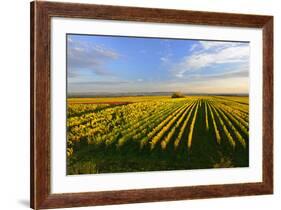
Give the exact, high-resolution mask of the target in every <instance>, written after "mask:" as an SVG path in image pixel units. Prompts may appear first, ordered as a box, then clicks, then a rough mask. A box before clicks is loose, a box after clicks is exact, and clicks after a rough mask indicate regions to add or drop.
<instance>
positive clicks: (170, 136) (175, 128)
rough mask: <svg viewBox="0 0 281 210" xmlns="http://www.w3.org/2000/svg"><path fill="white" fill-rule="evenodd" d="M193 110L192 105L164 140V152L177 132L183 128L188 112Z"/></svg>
mask: <svg viewBox="0 0 281 210" xmlns="http://www.w3.org/2000/svg"><path fill="white" fill-rule="evenodd" d="M191 108H192V104H191V105H190V106H189V107H188V108H187V109H186V110H185V112H184V113H183V114H182V115H181V117H180V119H179V120H178V121H177V122H176V125H175V126H174V127H173V128H172V129H171V130H170V132H169V133H168V134H167V136H166V137H165V138H164V140H163V141H162V142H161V147H162V149H163V150H165V149H166V147H167V145H168V143H169V142H170V141H171V139H172V137H173V136H174V134H175V132H176V131H177V130H178V129H179V128H180V127H181V125H182V123H183V121H184V119H185V117H186V116H187V114H188V112H189V111H190V109H191Z"/></svg>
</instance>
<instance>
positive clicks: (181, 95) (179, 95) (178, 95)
mask: <svg viewBox="0 0 281 210" xmlns="http://www.w3.org/2000/svg"><path fill="white" fill-rule="evenodd" d="M172 98H184V95H183V94H182V93H181V92H175V93H173V94H172Z"/></svg>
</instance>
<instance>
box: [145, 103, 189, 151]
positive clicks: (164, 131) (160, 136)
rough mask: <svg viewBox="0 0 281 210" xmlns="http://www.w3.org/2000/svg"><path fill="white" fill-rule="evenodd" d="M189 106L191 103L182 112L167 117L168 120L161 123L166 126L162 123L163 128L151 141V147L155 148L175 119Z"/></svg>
mask: <svg viewBox="0 0 281 210" xmlns="http://www.w3.org/2000/svg"><path fill="white" fill-rule="evenodd" d="M188 106H189V104H188V105H186V106H184V107H183V109H182V110H181V111H180V112H178V113H176V114H174V115H173V116H172V117H171V118H166V120H164V121H163V122H164V123H163V124H162V123H161V124H162V125H164V126H162V125H161V124H160V127H161V129H159V132H158V133H157V134H156V135H155V136H154V137H153V138H152V139H151V141H150V143H151V149H154V148H155V146H156V144H157V143H158V142H159V141H160V139H161V138H162V137H163V136H164V134H165V133H166V132H167V131H169V129H170V127H171V126H172V125H173V124H174V123H175V121H176V120H177V119H178V118H179V117H180V116H181V115H182V114H183V113H184V111H185V109H187V108H188Z"/></svg>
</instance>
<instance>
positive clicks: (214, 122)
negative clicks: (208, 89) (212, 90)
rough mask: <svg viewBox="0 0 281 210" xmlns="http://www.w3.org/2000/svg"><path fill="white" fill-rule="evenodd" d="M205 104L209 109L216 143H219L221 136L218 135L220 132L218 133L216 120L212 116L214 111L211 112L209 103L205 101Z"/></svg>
mask: <svg viewBox="0 0 281 210" xmlns="http://www.w3.org/2000/svg"><path fill="white" fill-rule="evenodd" d="M206 105H207V106H208V108H209V110H210V114H211V118H212V122H213V126H214V130H215V135H216V140H217V143H218V144H220V143H221V136H220V133H219V130H218V127H217V123H216V120H215V117H214V113H213V111H212V109H211V107H210V105H209V103H206Z"/></svg>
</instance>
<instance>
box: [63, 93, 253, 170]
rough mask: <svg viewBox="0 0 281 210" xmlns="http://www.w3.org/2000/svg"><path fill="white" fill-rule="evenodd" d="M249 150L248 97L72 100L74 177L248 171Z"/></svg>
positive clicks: (70, 126) (70, 138)
mask: <svg viewBox="0 0 281 210" xmlns="http://www.w3.org/2000/svg"><path fill="white" fill-rule="evenodd" d="M248 146H249V102H248V97H239V96H189V97H185V98H170V97H165V96H151V97H149V96H145V97H141V96H140V97H138V96H136V97H119V98H118V97H116V98H98V99H91V98H86V99H75V98H72V99H68V106H67V173H68V174H89V173H113V172H133V171H158V170H186V169H205V168H227V167H247V166H248V165H249V149H248Z"/></svg>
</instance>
